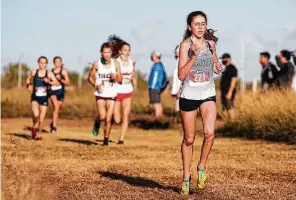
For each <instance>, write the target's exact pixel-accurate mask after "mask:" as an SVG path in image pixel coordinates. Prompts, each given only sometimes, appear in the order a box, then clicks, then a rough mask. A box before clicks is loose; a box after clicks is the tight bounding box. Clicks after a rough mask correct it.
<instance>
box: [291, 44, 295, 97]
mask: <svg viewBox="0 0 296 200" xmlns="http://www.w3.org/2000/svg"><path fill="white" fill-rule="evenodd" d="M292 56H293V61H294V65H296V49H295V50H294V51H293V52H292ZM292 89H293V90H294V91H295V92H296V73H294V77H293V82H292Z"/></svg>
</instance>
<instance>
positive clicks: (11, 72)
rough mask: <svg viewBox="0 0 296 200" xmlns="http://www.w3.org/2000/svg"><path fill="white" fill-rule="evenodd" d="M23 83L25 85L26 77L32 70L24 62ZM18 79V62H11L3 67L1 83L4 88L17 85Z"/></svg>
mask: <svg viewBox="0 0 296 200" xmlns="http://www.w3.org/2000/svg"><path fill="white" fill-rule="evenodd" d="M22 71H23V72H22V85H23V86H24V85H25V81H26V78H27V76H28V73H29V71H30V69H29V67H28V66H27V65H26V64H24V63H23V64H22ZM17 81H18V63H10V64H8V65H7V66H4V67H3V74H2V77H1V84H2V87H3V88H13V87H17Z"/></svg>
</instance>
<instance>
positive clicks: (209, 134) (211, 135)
mask: <svg viewBox="0 0 296 200" xmlns="http://www.w3.org/2000/svg"><path fill="white" fill-rule="evenodd" d="M214 136H215V131H214V130H205V132H204V137H205V139H206V140H212V139H214Z"/></svg>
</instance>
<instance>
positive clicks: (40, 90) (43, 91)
mask: <svg viewBox="0 0 296 200" xmlns="http://www.w3.org/2000/svg"><path fill="white" fill-rule="evenodd" d="M35 95H36V97H44V96H47V88H46V87H35Z"/></svg>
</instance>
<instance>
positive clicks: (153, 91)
mask: <svg viewBox="0 0 296 200" xmlns="http://www.w3.org/2000/svg"><path fill="white" fill-rule="evenodd" d="M151 60H152V62H153V63H154V64H153V65H152V67H151V72H150V75H149V80H148V86H149V99H150V104H152V105H153V108H154V112H155V117H156V118H159V117H162V116H163V108H162V104H161V101H160V93H161V90H162V87H163V82H164V79H165V74H164V73H165V71H164V66H163V64H162V62H161V53H159V52H156V51H153V52H152V53H151Z"/></svg>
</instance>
